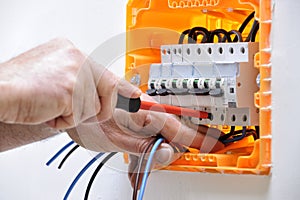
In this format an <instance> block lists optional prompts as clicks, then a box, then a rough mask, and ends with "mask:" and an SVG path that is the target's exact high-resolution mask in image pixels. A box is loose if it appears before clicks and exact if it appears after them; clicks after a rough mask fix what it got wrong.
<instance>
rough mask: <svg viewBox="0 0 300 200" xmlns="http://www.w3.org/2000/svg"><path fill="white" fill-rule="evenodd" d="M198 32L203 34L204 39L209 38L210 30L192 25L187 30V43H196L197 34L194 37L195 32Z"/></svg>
mask: <svg viewBox="0 0 300 200" xmlns="http://www.w3.org/2000/svg"><path fill="white" fill-rule="evenodd" d="M196 32H197V34H198V32H199V34H201V35H203V38H207V39H206V40H208V39H209V37H210V32H209V31H208V30H207V29H206V28H204V27H198V26H196V27H194V28H192V29H191V30H190V31H189V35H188V36H189V37H188V43H196V42H197V35H196V39H195V33H196Z"/></svg>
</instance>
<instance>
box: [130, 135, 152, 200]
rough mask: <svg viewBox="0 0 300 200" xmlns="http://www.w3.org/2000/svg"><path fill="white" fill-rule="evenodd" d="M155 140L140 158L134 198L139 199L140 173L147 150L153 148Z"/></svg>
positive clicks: (134, 199)
mask: <svg viewBox="0 0 300 200" xmlns="http://www.w3.org/2000/svg"><path fill="white" fill-rule="evenodd" d="M154 143H155V140H153V141H152V142H151V143H150V144H149V145H148V146H147V147H146V148H145V150H144V151H143V153H142V155H141V157H140V159H139V163H138V169H137V174H136V177H135V183H134V187H133V192H132V200H136V199H137V192H138V186H139V181H140V174H141V170H142V166H143V163H144V159H145V156H146V154H147V152H148V151H149V149H150V148H151V146H152V145H154Z"/></svg>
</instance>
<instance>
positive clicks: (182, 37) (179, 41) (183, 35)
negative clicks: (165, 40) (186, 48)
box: [178, 29, 190, 44]
mask: <svg viewBox="0 0 300 200" xmlns="http://www.w3.org/2000/svg"><path fill="white" fill-rule="evenodd" d="M189 32H190V29H187V30H184V31H183V32H182V33H181V35H180V37H179V40H178V44H183V40H184V37H185V35H187V34H188V33H189Z"/></svg>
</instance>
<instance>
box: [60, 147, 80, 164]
mask: <svg viewBox="0 0 300 200" xmlns="http://www.w3.org/2000/svg"><path fill="white" fill-rule="evenodd" d="M78 147H79V145H78V144H77V145H75V146H74V147H73V148H72V149H71V150H70V151H69V152H68V153H67V154H66V155H65V157H64V158H63V159H62V160H61V162H60V163H59V165H58V169H61V168H62V166H63V164H64V163H65V162H66V160H67V159H68V158H69V157H70V155H71V154H72V153H73V152H74V151H75V150H76V149H78Z"/></svg>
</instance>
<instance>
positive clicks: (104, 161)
mask: <svg viewBox="0 0 300 200" xmlns="http://www.w3.org/2000/svg"><path fill="white" fill-rule="evenodd" d="M115 154H117V152H112V153H110V154H108V155H107V156H106V157H105V158H104V159H103V160H102V161H101V162H100V164H99V165H98V167H97V168H96V169H95V171H94V173H93V175H92V176H91V178H90V181H89V183H88V185H87V187H86V190H85V194H84V200H88V198H89V193H90V190H91V187H92V184H93V182H94V180H95V178H96V176H97V174H98V173H99V171H100V170H101V168H102V167H103V166H104V164H105V163H106V162H107V161H108V160H109V159H111V157H113V156H114V155H115Z"/></svg>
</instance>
